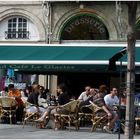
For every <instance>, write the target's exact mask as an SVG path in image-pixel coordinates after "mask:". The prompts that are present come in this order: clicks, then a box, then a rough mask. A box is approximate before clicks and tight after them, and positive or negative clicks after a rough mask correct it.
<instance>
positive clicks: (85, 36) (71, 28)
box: [60, 14, 109, 40]
mask: <svg viewBox="0 0 140 140" xmlns="http://www.w3.org/2000/svg"><path fill="white" fill-rule="evenodd" d="M108 39H109V33H108V30H107V28H106V26H105V25H104V23H103V22H102V21H101V20H100V19H99V18H98V17H97V16H93V15H88V14H83V15H78V16H76V17H73V18H71V19H70V20H69V21H68V22H67V23H66V24H65V25H64V26H63V30H62V32H61V35H60V40H108Z"/></svg>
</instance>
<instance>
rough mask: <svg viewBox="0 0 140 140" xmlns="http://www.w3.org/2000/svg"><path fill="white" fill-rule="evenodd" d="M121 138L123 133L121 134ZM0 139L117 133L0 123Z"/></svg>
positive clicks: (112, 136)
mask: <svg viewBox="0 0 140 140" xmlns="http://www.w3.org/2000/svg"><path fill="white" fill-rule="evenodd" d="M120 138H121V139H123V138H124V135H123V134H121V137H120ZM134 138H135V139H140V135H135V136H134ZM0 139H118V134H108V133H105V132H102V130H97V131H96V132H90V127H81V128H80V130H79V131H75V129H74V127H72V128H71V131H69V130H68V129H66V130H57V131H55V130H53V129H47V128H46V129H39V128H36V127H35V126H32V125H25V128H23V127H22V125H14V124H13V125H9V124H0Z"/></svg>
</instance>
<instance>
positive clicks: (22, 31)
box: [5, 17, 29, 39]
mask: <svg viewBox="0 0 140 140" xmlns="http://www.w3.org/2000/svg"><path fill="white" fill-rule="evenodd" d="M5 39H29V31H28V30H27V20H26V19H25V18H21V17H16V18H11V19H9V20H8V31H6V32H5Z"/></svg>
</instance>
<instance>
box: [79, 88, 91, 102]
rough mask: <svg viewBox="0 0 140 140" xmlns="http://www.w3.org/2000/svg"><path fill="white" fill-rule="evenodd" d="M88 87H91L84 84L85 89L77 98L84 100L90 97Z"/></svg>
mask: <svg viewBox="0 0 140 140" xmlns="http://www.w3.org/2000/svg"><path fill="white" fill-rule="evenodd" d="M90 89H91V87H90V86H86V87H85V91H84V92H82V93H81V94H80V96H79V97H78V100H80V101H86V100H87V99H88V98H89V97H90Z"/></svg>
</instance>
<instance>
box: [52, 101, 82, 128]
mask: <svg viewBox="0 0 140 140" xmlns="http://www.w3.org/2000/svg"><path fill="white" fill-rule="evenodd" d="M78 103H79V101H78V100H72V101H70V102H69V103H67V104H65V105H62V106H59V107H57V108H56V111H57V109H58V108H60V109H63V110H66V111H67V112H68V113H66V114H65V113H55V114H54V117H55V124H57V123H59V124H60V125H61V128H63V127H64V124H65V123H67V124H68V126H69V130H70V127H71V124H74V126H75V128H76V130H78V129H79V126H78V117H77V113H78ZM56 127H57V126H55V128H56Z"/></svg>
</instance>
